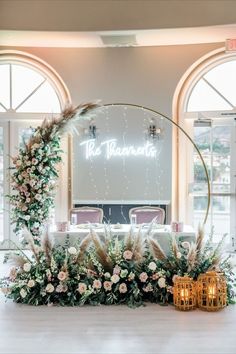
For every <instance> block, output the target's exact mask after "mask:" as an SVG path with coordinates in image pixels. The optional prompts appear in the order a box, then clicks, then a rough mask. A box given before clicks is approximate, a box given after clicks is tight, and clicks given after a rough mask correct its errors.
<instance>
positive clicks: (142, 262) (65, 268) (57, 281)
mask: <svg viewBox="0 0 236 354" xmlns="http://www.w3.org/2000/svg"><path fill="white" fill-rule="evenodd" d="M27 241H28V243H29V245H30V248H31V251H32V256H30V257H28V256H27V255H26V254H25V253H24V252H22V251H20V252H15V253H11V254H8V255H7V256H6V260H8V261H9V260H10V261H11V262H13V263H14V266H13V267H12V268H11V270H10V273H9V275H8V276H7V277H5V278H3V279H2V280H0V288H2V291H3V292H4V294H5V296H6V297H7V298H9V299H12V300H13V301H15V302H19V303H24V304H30V305H62V306H65V305H69V306H76V305H79V306H82V305H84V304H91V305H99V304H106V305H108V304H127V305H128V306H130V307H137V306H140V305H142V304H143V303H144V302H146V301H149V302H155V303H161V304H167V303H171V302H172V299H173V296H172V287H173V283H174V281H175V278H176V277H177V276H183V275H189V276H191V277H193V279H195V280H196V279H197V277H198V275H199V274H201V273H205V272H206V271H208V270H210V269H217V270H219V271H220V272H222V273H223V274H224V276H225V277H226V280H227V289H228V293H227V300H228V303H233V301H234V299H235V289H234V287H235V281H236V279H235V274H234V273H233V271H232V265H231V263H230V259H229V257H228V258H226V259H222V258H221V257H222V245H223V241H222V242H220V243H219V244H218V245H217V246H215V247H214V246H213V245H212V238H211V237H210V238H209V239H208V241H207V242H206V243H205V244H204V245H203V242H202V241H203V233H202V232H199V233H198V236H197V239H196V242H195V243H192V244H190V243H189V242H183V243H182V244H181V245H180V246H179V245H177V243H176V240H175V238H174V237H173V240H172V243H171V245H170V254H168V255H166V254H165V252H164V251H163V250H162V249H161V247H160V245H159V243H158V242H157V241H156V240H155V239H154V238H153V237H152V234H151V229H150V230H149V231H148V232H147V231H146V232H145V233H143V232H142V230H141V229H140V230H139V232H138V233H134V232H133V231H132V229H131V231H130V232H129V233H128V234H127V236H126V238H125V239H122V240H119V239H118V237H114V236H112V234H111V233H110V232H109V228H107V227H105V230H104V237H103V238H102V239H100V238H99V237H98V235H97V234H96V233H95V232H94V231H93V230H91V231H90V233H89V234H88V235H87V237H86V238H85V239H83V240H82V241H81V242H78V244H74V245H73V246H72V245H70V244H69V240H68V241H66V243H65V245H64V246H58V247H53V244H52V241H51V240H50V238H49V236H48V235H47V234H46V236H45V238H44V239H43V242H42V244H41V246H40V247H39V246H37V245H36V244H35V242H34V239H33V238H32V237H31V236H30V235H28V237H27Z"/></svg>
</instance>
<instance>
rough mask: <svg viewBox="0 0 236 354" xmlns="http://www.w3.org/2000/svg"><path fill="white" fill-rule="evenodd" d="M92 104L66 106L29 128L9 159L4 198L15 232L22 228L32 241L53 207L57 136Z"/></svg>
mask: <svg viewBox="0 0 236 354" xmlns="http://www.w3.org/2000/svg"><path fill="white" fill-rule="evenodd" d="M95 107H97V105H96V104H94V103H88V104H82V105H79V106H77V107H75V108H73V107H68V108H66V109H65V110H64V111H63V112H62V114H61V115H60V116H59V117H58V118H53V119H51V120H44V122H43V123H42V125H41V126H39V127H38V128H36V129H34V130H33V134H32V136H31V137H30V139H29V141H28V142H24V145H23V147H20V149H19V154H18V156H17V157H15V158H13V159H12V161H13V167H12V174H11V186H12V194H11V195H10V196H8V197H9V199H10V204H11V206H12V216H11V219H12V223H14V224H15V230H14V231H15V232H17V233H18V232H19V231H20V230H22V229H23V228H24V227H26V228H27V229H28V230H30V232H31V234H32V235H33V237H34V238H35V240H36V241H38V242H39V241H40V238H39V236H40V234H41V233H42V231H43V229H44V225H45V223H46V222H47V220H48V219H49V216H50V210H51V209H52V207H53V206H54V191H55V181H56V179H57V177H58V171H57V167H58V164H59V163H60V162H61V155H62V152H63V151H62V150H61V149H60V139H61V136H62V134H63V133H64V132H65V131H66V130H68V128H69V127H70V125H71V123H73V122H74V121H78V120H79V119H84V118H87V117H88V116H89V114H90V112H91V110H93V109H94V108H95Z"/></svg>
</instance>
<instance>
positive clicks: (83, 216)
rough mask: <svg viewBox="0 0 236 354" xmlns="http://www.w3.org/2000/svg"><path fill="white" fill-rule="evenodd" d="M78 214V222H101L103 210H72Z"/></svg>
mask: <svg viewBox="0 0 236 354" xmlns="http://www.w3.org/2000/svg"><path fill="white" fill-rule="evenodd" d="M72 214H75V215H76V216H77V224H86V223H100V222H101V212H100V211H99V210H77V211H74V212H73V211H72Z"/></svg>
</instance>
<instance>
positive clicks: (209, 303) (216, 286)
mask: <svg viewBox="0 0 236 354" xmlns="http://www.w3.org/2000/svg"><path fill="white" fill-rule="evenodd" d="M197 300H198V306H199V308H200V309H202V310H206V311H218V310H220V309H222V308H223V307H225V306H226V304H227V285H226V280H225V277H224V276H223V274H221V273H217V272H215V271H209V272H206V273H204V274H200V275H199V276H198V280H197Z"/></svg>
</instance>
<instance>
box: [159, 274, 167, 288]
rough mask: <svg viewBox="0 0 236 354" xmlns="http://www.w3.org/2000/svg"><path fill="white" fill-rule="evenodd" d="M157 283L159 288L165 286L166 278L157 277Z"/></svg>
mask: <svg viewBox="0 0 236 354" xmlns="http://www.w3.org/2000/svg"><path fill="white" fill-rule="evenodd" d="M157 283H158V285H159V287H160V288H165V287H166V280H165V278H163V277H162V278H159V279H158V281H157Z"/></svg>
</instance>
